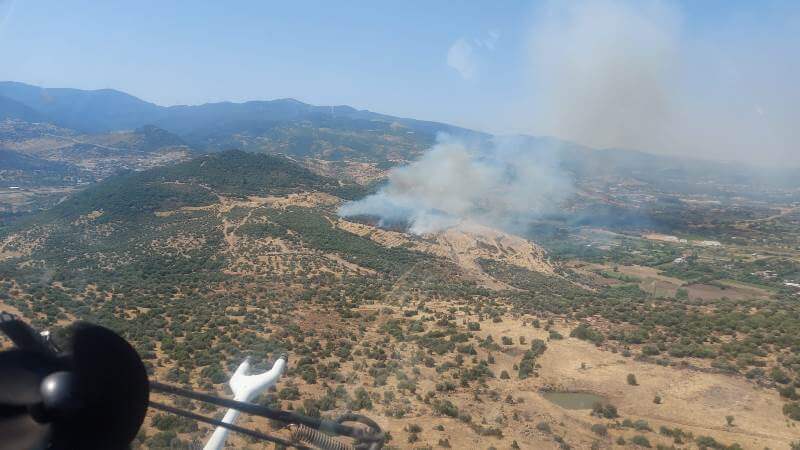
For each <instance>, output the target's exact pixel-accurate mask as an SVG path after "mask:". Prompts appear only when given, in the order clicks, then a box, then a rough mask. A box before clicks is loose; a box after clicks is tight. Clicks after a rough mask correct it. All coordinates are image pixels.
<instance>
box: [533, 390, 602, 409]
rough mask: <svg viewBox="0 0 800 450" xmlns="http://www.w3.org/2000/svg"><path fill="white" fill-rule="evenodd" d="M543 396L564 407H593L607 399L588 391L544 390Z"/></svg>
mask: <svg viewBox="0 0 800 450" xmlns="http://www.w3.org/2000/svg"><path fill="white" fill-rule="evenodd" d="M541 395H542V397H544V398H546V399H547V400H549V401H551V402H553V403H555V404H556V405H558V406H560V407H562V408H564V409H592V406H594V404H595V403H606V399H604V398H603V397H600V396H599V395H597V394H591V393H588V392H542V393H541Z"/></svg>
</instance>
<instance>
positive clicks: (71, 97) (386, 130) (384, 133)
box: [0, 81, 485, 160]
mask: <svg viewBox="0 0 800 450" xmlns="http://www.w3.org/2000/svg"><path fill="white" fill-rule="evenodd" d="M3 119H17V120H23V121H28V122H31V121H40V122H48V123H52V124H54V125H57V126H60V127H64V128H69V129H73V130H76V131H78V132H81V133H90V134H97V133H107V132H110V131H118V130H131V129H135V128H140V127H142V126H145V125H154V126H157V127H160V128H163V129H165V130H167V131H170V132H172V133H175V134H178V135H180V136H181V137H182V138H183V139H185V140H186V141H187V142H188V143H189V144H190V145H192V146H194V147H196V148H199V149H204V150H212V151H213V150H223V149H226V148H234V147H235V148H242V149H244V150H249V151H262V152H267V153H272V152H281V153H286V154H290V155H294V156H323V157H325V158H327V159H343V158H351V159H352V158H362V159H364V158H366V159H371V158H369V156H370V155H368V154H367V153H369V152H379V153H382V155H381V156H382V157H383V158H388V159H397V160H402V159H406V158H408V157H410V156H415V155H417V154H418V153H419V152H421V151H423V150H424V149H425V148H427V147H428V146H429V145H430V144H431V143H433V141H434V139H435V136H436V134H437V133H439V132H448V133H454V134H470V135H483V134H482V133H478V132H475V131H471V130H466V129H463V128H458V127H455V126H452V125H446V124H442V123H436V122H426V121H420V120H414V119H405V118H398V117H392V116H387V115H383V114H378V113H373V112H370V111H366V110H357V109H355V108H352V107H349V106H314V105H309V104H306V103H302V102H300V101H297V100H293V99H279V100H270V101H250V102H245V103H230V102H222V103H208V104H204V105H197V106H170V107H164V106H159V105H155V104H153V103H149V102H146V101H144V100H141V99H139V98H136V97H134V96H131V95H128V94H126V93H124V92H120V91H116V90H112V89H101V90H95V91H84V90H78V89H61V88H58V89H54V88H41V87H37V86H31V85H28V84H23V83H17V82H9V81H7V82H0V120H3ZM484 136H485V135H484ZM387 142H391V143H392V145H393V147H394V149H393V150H390V149H388V148H386V147H387ZM393 152H394V153H393Z"/></svg>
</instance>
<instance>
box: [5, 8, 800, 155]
mask: <svg viewBox="0 0 800 450" xmlns="http://www.w3.org/2000/svg"><path fill="white" fill-rule="evenodd" d="M426 5H427V4H426ZM317 6H319V5H317V4H315V3H314V2H310V3H307V4H304V5H299V6H297V5H295V6H291V7H290V6H287V5H279V4H276V5H264V4H260V3H243V4H241V5H240V6H239V7H238V8H236V9H232V8H224V7H222V6H221V5H217V4H213V3H207V4H206V3H199V4H192V6H191V7H189V6H181V5H161V4H157V3H154V2H153V3H147V2H145V3H137V4H136V5H135V6H133V5H130V6H128V5H123V6H114V7H110V6H105V5H97V4H91V5H89V4H82V3H81V2H71V3H68V4H67V3H60V2H52V3H51V2H41V3H36V4H34V3H22V2H14V1H10V0H5V1H0V51H2V52H3V53H4V54H5V55H8V58H7V59H6V62H5V63H4V64H3V66H4V67H3V71H2V76H0V78H4V79H9V80H14V81H20V82H24V83H29V84H34V85H40V86H43V87H72V88H79V89H102V88H113V89H117V90H120V91H123V92H126V93H129V94H131V95H134V96H136V97H139V98H141V99H143V100H146V101H150V102H153V103H156V104H159V105H165V106H168V105H175V104H202V103H209V102H219V101H233V102H241V101H248V100H262V99H263V100H268V99H276V98H296V99H298V100H300V101H303V102H307V103H311V104H317V105H350V106H353V107H355V108H358V109H369V110H371V111H375V112H380V113H384V114H391V115H397V116H403V117H411V118H415V119H421V120H435V121H440V122H446V123H451V124H454V125H459V126H464V127H468V128H472V129H477V130H481V131H487V132H491V133H495V134H512V133H522V134H532V135H546V136H554V137H557V138H561V139H565V140H571V141H575V142H578V143H581V144H585V145H589V146H592V147H599V148H609V147H616V148H629V149H635V150H642V151H647V152H652V153H660V154H674V155H680V156H693V157H700V158H705V159H716V160H739V161H747V162H755V163H763V164H770V165H774V164H786V163H789V164H798V163H800V155H798V153H799V152H797V150H796V147H797V144H796V143H797V142H798V138H800V136H798V131H796V127H795V126H794V124H796V123H798V122H800V113H799V112H798V111H797V108H796V105H797V104H798V102H799V101H800V88H799V87H798V86H797V84H796V82H794V80H795V79H798V75H800V70H798V65H800V63H798V61H797V58H793V57H792V55H796V54H800V42H798V40H797V39H796V38H795V39H793V38H792V36H795V37H796V34H797V31H798V30H799V29H800V26H798V25H800V7H798V5H796V4H794V3H792V2H788V1H769V2H764V3H763V4H759V5H754V4H751V3H750V2H721V1H713V2H704V3H703V5H702V6H701V5H698V4H695V3H692V2H680V1H646V2H631V1H626V0H597V1H580V2H571V3H565V2H554V1H542V2H521V1H520V2H514V3H512V4H507V5H506V7H505V8H502V9H500V8H498V9H490V8H482V7H480V5H461V6H460V7H459V9H457V10H453V9H452V8H449V7H448V6H447V5H444V4H433V5H431V6H426V7H425V8H424V10H425V14H424V15H423V14H419V12H420V10H421V8H422V5H420V4H414V3H409V4H405V3H404V4H396V5H391V6H390V5H378V6H375V5H371V6H370V7H364V6H362V5H357V4H344V5H342V6H341V8H338V9H337V10H336V11H329V10H324V11H323V9H322V8H318V7H317ZM478 10H480V11H478ZM478 12H480V13H478ZM109 23H114V27H111V31H109V27H108V26H107V25H108V24H109ZM99 24H102V26H100V25H99ZM330 36H336V39H329V37H330Z"/></svg>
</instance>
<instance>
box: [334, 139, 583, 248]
mask: <svg viewBox="0 0 800 450" xmlns="http://www.w3.org/2000/svg"><path fill="white" fill-rule="evenodd" d="M540 150H541V149H539V150H535V149H534V148H533V147H532V146H531V144H530V141H529V140H527V139H522V138H496V139H494V140H492V141H491V142H490V143H488V144H487V143H483V144H481V143H478V142H471V141H468V140H465V139H460V138H455V137H452V136H448V135H440V136H439V137H438V139H437V144H436V145H435V146H434V147H432V148H431V149H430V150H429V151H428V152H427V153H426V154H425V155H424V156H423V157H422V158H420V159H419V160H417V161H415V162H413V163H411V164H409V165H407V166H404V167H399V168H396V169H393V170H392V171H391V172H390V173H389V177H388V183H387V184H386V185H385V186H384V187H383V188H382V189H381V190H380V191H379V192H378V193H376V194H374V195H370V196H368V197H366V198H364V199H362V200H359V201H356V202H350V203H347V204H345V205H344V206H342V207H341V208H340V210H339V214H340V215H342V216H345V217H351V216H358V215H367V216H377V217H379V218H380V220H381V221H382V222H383V224H386V223H392V222H409V223H410V231H411V232H413V233H417V234H422V233H431V232H436V231H439V230H442V229H445V228H449V227H452V226H455V225H457V224H458V223H460V222H462V221H474V222H478V223H481V224H484V225H489V226H494V227H498V228H504V229H510V230H513V229H514V228H515V227H517V226H520V225H522V224H524V223H525V222H526V221H528V220H530V219H531V218H533V217H536V216H538V215H540V214H542V213H544V212H547V211H549V210H551V209H552V208H553V207H554V206H555V205H556V204H557V203H558V202H559V201H560V200H563V199H564V198H566V196H568V195H569V194H570V193H571V185H570V182H569V179H568V177H566V176H564V174H563V173H562V172H561V171H560V170H559V168H558V164H557V161H554V160H552V159H550V158H549V155H551V154H552V153H551V152H544V151H540Z"/></svg>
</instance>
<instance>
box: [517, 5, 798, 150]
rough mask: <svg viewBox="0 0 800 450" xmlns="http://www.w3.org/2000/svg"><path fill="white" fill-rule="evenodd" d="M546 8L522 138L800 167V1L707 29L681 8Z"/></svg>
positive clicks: (534, 42) (520, 126) (532, 54)
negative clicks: (766, 29)
mask: <svg viewBox="0 0 800 450" xmlns="http://www.w3.org/2000/svg"><path fill="white" fill-rule="evenodd" d="M544 5H545V6H543V7H541V8H540V9H539V10H538V11H537V14H536V15H535V20H534V21H533V24H532V25H531V27H530V37H529V45H528V46H527V52H526V54H525V58H526V59H527V61H526V66H527V67H528V68H529V72H528V82H529V85H528V86H526V89H527V90H528V92H529V95H528V96H527V97H526V98H525V101H524V104H519V105H517V106H516V108H514V111H513V113H511V114H510V117H509V121H510V122H513V123H515V125H514V126H513V128H514V129H517V130H525V131H527V132H533V133H536V134H545V135H552V136H557V137H559V138H562V139H567V140H572V141H575V142H578V143H581V144H585V145H589V146H593V147H599V148H628V149H636V150H643V151H648V152H657V153H665V154H673V155H682V156H691V157H699V158H706V159H723V160H742V161H748V162H755V163H772V164H775V163H780V164H786V163H787V162H788V163H790V164H795V165H797V164H800V151H799V150H798V140H800V127H798V126H797V125H796V124H797V123H798V122H799V121H800V109H798V108H797V104H798V101H800V85H799V84H798V83H797V81H796V80H797V77H798V76H800V58H798V57H797V55H799V54H800V39H797V33H798V30H799V29H800V28H798V27H799V26H800V6H798V4H797V3H796V2H795V3H794V4H793V3H792V2H780V1H779V2H766V3H765V4H764V5H763V7H761V6H755V4H754V5H753V7H751V8H748V10H750V13H751V14H749V15H742V14H740V15H738V16H734V15H732V14H730V15H726V16H724V17H714V18H713V20H710V19H706V20H705V22H703V25H702V30H701V29H699V28H698V25H697V24H698V23H699V22H700V21H702V20H704V19H698V18H697V17H696V16H690V15H689V14H688V13H687V11H686V8H684V7H681V5H679V4H678V3H676V2H672V1H658V0H637V1H632V0H583V1H575V2H562V1H550V2H546V3H545V4H544ZM684 6H687V5H686V4H684ZM702 10H703V8H701V7H697V6H696V7H694V8H693V9H692V13H693V14H695V15H696V14H702ZM764 23H770V24H771V31H770V32H769V33H764V32H763V28H764Z"/></svg>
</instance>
